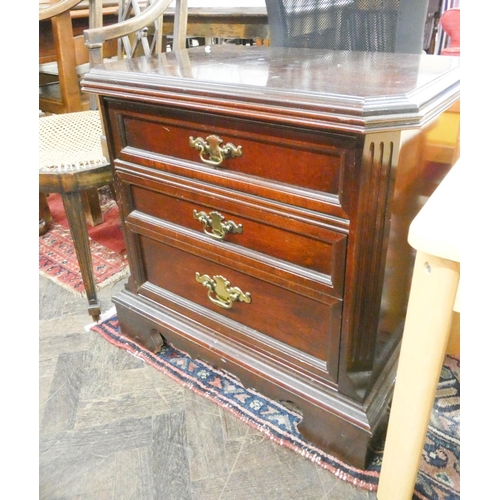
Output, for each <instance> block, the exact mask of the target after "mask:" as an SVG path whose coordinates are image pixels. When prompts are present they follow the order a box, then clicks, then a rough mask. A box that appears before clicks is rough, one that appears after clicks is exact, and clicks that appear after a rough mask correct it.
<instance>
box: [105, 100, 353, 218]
mask: <svg viewBox="0 0 500 500" xmlns="http://www.w3.org/2000/svg"><path fill="white" fill-rule="evenodd" d="M115 106H116V107H117V109H115V108H114V107H112V108H111V116H112V117H113V121H112V123H113V126H114V127H115V128H116V130H115V131H114V135H115V137H119V138H120V140H119V141H117V144H116V147H117V151H116V155H117V157H119V158H122V159H124V160H128V161H132V162H137V163H141V164H143V165H147V166H153V167H154V168H158V169H162V170H169V171H172V172H174V173H178V174H180V175H184V176H188V177H196V178H198V179H200V180H206V181H208V182H212V183H216V184H219V185H226V186H228V187H232V188H236V189H241V190H243V191H247V192H254V191H255V186H258V189H259V194H260V195H265V196H268V197H270V198H274V199H278V200H282V201H284V202H286V203H290V204H292V205H298V206H301V205H302V206H305V207H306V208H310V209H313V210H319V211H322V212H326V213H333V214H335V215H338V216H340V217H346V214H345V213H344V211H343V210H342V208H341V201H340V200H341V194H342V192H343V181H344V170H345V168H346V165H350V164H352V163H353V161H354V160H353V158H354V152H353V151H354V149H353V148H354V140H353V139H351V138H347V137H344V136H340V135H336V134H332V133H327V132H322V131H317V130H306V129H301V128H297V129H295V128H292V127H290V126H282V125H279V124H273V125H269V124H266V123H261V122H258V121H252V120H243V119H239V118H234V117H232V118H231V117H227V116H218V115H216V114H213V113H203V112H194V111H188V110H179V109H175V108H168V109H166V108H162V107H155V106H147V105H132V106H130V107H129V108H127V109H126V110H122V109H119V105H118V104H116V105H115ZM214 136H215V137H217V138H220V140H221V143H220V144H218V143H217V140H216V139H214ZM193 141H194V142H193ZM195 144H197V145H198V147H200V148H202V149H203V148H205V149H204V151H200V150H199V149H197V148H196V146H195ZM232 146H234V148H232ZM231 149H232V150H233V153H231V151H230V150H231ZM226 150H227V151H226ZM235 151H236V152H235ZM240 153H241V155H239V154H240ZM226 154H227V156H228V157H226V158H223V159H222V160H221V162H220V164H219V165H215V164H214V163H213V162H214V161H215V160H213V158H217V157H223V156H225V155H226ZM233 154H235V155H236V156H233ZM211 155H213V156H211ZM238 155H239V156H238ZM152 160H153V161H152Z"/></svg>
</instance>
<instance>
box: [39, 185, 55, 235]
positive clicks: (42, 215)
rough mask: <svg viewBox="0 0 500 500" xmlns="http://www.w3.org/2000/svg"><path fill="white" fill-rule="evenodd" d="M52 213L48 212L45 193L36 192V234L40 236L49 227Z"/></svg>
mask: <svg viewBox="0 0 500 500" xmlns="http://www.w3.org/2000/svg"><path fill="white" fill-rule="evenodd" d="M51 221H52V214H51V213H50V208H49V204H48V203H47V195H46V194H45V193H38V236H42V235H43V234H45V233H46V232H47V231H48V230H49V229H50V222H51Z"/></svg>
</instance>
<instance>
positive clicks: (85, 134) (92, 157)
mask: <svg viewBox="0 0 500 500" xmlns="http://www.w3.org/2000/svg"><path fill="white" fill-rule="evenodd" d="M76 3H78V0H59V1H58V0H54V1H53V2H52V1H51V2H50V3H49V6H48V7H47V6H46V7H45V8H41V9H40V11H39V19H40V20H44V19H50V18H52V17H54V16H59V15H61V13H64V12H67V11H68V9H70V8H72V7H74V6H75V4H76ZM140 3H141V4H142V5H139V4H140ZM170 3H172V0H143V1H141V2H140V1H139V0H127V1H124V0H119V1H118V22H117V23H116V24H113V25H108V26H102V7H103V0H92V1H90V2H89V9H90V11H91V12H90V14H89V19H90V20H92V26H91V27H90V29H88V30H85V31H84V38H85V44H86V46H87V47H88V49H89V61H90V67H93V66H94V65H95V64H100V63H102V61H103V44H104V43H105V42H106V41H108V40H117V41H118V44H117V45H118V47H119V55H120V57H136V56H138V55H146V56H149V55H152V54H154V53H158V52H160V51H161V46H162V33H163V31H162V30H163V13H164V11H165V9H166V8H167V6H168V5H169V4H170ZM141 7H142V8H141ZM176 21H177V22H176V26H175V27H174V48H177V47H178V46H179V45H180V46H181V47H182V46H183V47H185V46H186V45H185V43H186V40H185V32H186V23H187V4H186V0H178V2H177V7H176ZM152 25H154V33H153V36H152V42H151V46H150V45H149V41H148V39H147V37H145V36H144V34H145V30H144V28H146V27H149V26H152ZM89 102H90V104H89V105H90V110H89V111H78V112H71V113H64V114H56V115H50V116H42V117H40V118H39V165H38V174H39V175H38V178H39V192H40V218H41V219H42V220H43V221H50V219H51V216H50V211H49V209H48V204H47V200H46V195H47V194H48V193H60V194H61V197H62V201H63V204H64V210H65V213H66V218H67V220H68V225H69V228H70V232H71V236H72V238H73V243H74V245H75V253H76V256H77V259H78V264H79V266H80V270H81V273H82V279H83V283H84V286H85V292H86V294H87V299H88V303H89V313H90V315H91V316H92V318H93V319H94V320H96V321H97V320H98V319H99V316H100V313H101V310H100V305H99V300H98V298H97V292H96V286H95V281H94V273H93V268H92V258H91V253H90V244H89V237H88V230H87V220H86V219H87V217H88V218H89V219H90V221H91V223H92V222H93V223H94V224H95V223H98V222H99V221H101V220H102V214H101V213H100V206H99V203H98V193H97V188H99V187H101V186H105V185H110V186H112V183H113V175H112V167H111V164H110V163H109V161H108V159H107V158H106V156H105V154H103V148H102V145H103V144H104V143H105V141H104V139H103V130H102V124H101V120H100V113H99V111H98V109H97V102H96V101H95V96H90V99H89ZM43 225H44V224H42V222H40V227H41V228H42V227H43Z"/></svg>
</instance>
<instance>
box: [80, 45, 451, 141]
mask: <svg viewBox="0 0 500 500" xmlns="http://www.w3.org/2000/svg"><path fill="white" fill-rule="evenodd" d="M459 59H460V58H457V57H446V56H428V55H414V54H389V53H374V52H346V51H328V50H317V49H290V48H278V47H274V48H273V47H239V46H233V45H229V46H227V45H222V46H213V47H210V48H209V49H206V48H205V47H200V48H195V49H186V50H180V51H177V52H175V53H174V52H170V53H167V54H161V55H160V56H158V57H152V58H145V57H143V58H135V59H128V60H123V61H115V62H110V63H104V64H103V65H101V66H98V67H96V68H94V69H92V70H91V71H90V72H89V73H88V74H86V75H85V77H84V79H83V81H82V88H83V90H85V91H87V92H93V93H97V94H100V95H103V96H110V97H111V96H114V97H120V96H121V97H127V98H129V99H131V100H142V101H147V102H162V101H164V102H171V101H172V100H175V101H176V102H177V104H180V103H181V102H182V103H183V104H186V105H191V106H194V105H195V104H194V103H197V105H202V104H203V103H205V104H206V105H207V106H209V107H211V108H213V109H215V108H218V109H219V108H220V109H222V108H224V107H229V108H231V110H232V113H233V114H234V113H235V112H236V114H237V113H238V112H244V111H245V110H248V111H250V110H252V111H253V112H255V111H258V112H262V113H263V114H266V113H275V114H276V113H279V114H280V115H281V116H282V117H283V118H285V117H286V116H290V117H292V116H293V117H295V119H297V117H302V119H303V120H313V121H320V122H325V123H326V122H328V123H331V124H332V125H333V124H335V125H336V126H337V127H340V128H343V129H347V130H351V129H352V130H355V131H363V130H378V129H380V130H382V129H388V128H394V127H397V128H401V127H415V126H420V125H422V124H423V123H425V122H426V121H427V120H429V119H431V118H432V117H433V116H434V115H435V114H437V113H439V112H441V111H442V109H444V108H445V107H447V106H449V105H450V104H451V103H452V102H454V101H455V100H456V99H458V98H459V92H460V77H459V69H460V60H459Z"/></svg>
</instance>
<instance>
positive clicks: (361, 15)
mask: <svg viewBox="0 0 500 500" xmlns="http://www.w3.org/2000/svg"><path fill="white" fill-rule="evenodd" d="M266 5H267V13H268V19H269V27H270V32H271V44H272V45H273V46H280V47H302V48H327V49H335V50H361V51H375V52H406V53H415V54H421V53H422V51H423V49H424V27H425V24H426V21H427V8H428V0H391V1H389V2H380V1H378V0H351V1H342V2H339V1H337V0H317V1H315V2H311V1H310V0H266Z"/></svg>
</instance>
